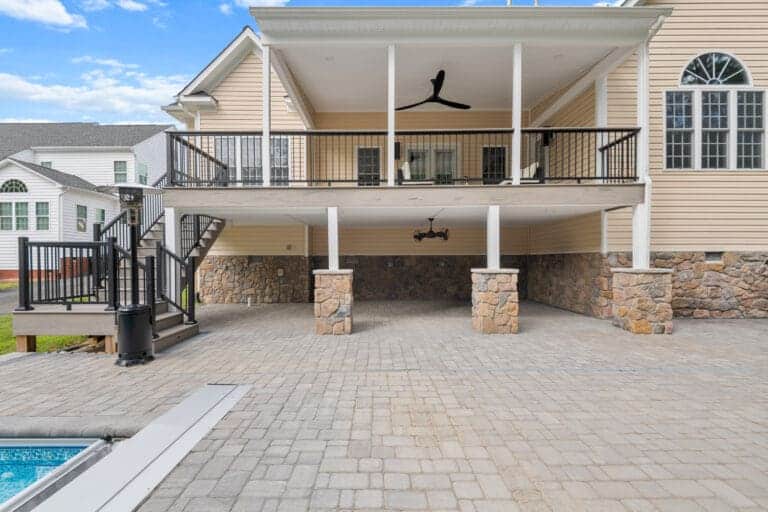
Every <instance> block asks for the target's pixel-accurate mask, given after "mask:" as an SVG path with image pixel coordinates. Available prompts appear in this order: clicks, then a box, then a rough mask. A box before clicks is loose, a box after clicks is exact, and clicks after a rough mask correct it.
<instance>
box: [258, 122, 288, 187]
mask: <svg viewBox="0 0 768 512" xmlns="http://www.w3.org/2000/svg"><path fill="white" fill-rule="evenodd" d="M276 139H280V140H282V139H285V140H287V141H288V183H286V184H285V185H275V184H274V181H273V180H272V169H270V170H269V173H270V174H269V176H270V178H269V181H270V186H272V187H275V186H277V187H289V186H291V185H292V184H293V182H292V181H291V180H292V179H293V165H292V164H293V144H291V138H290V137H289V136H287V135H272V136H270V143H269V147H270V150H271V149H272V148H274V146H273V144H272V142H273V141H274V140H276ZM269 164H270V166H271V165H272V156H271V155H270V158H269ZM261 182H262V185H263V184H264V158H262V159H261Z"/></svg>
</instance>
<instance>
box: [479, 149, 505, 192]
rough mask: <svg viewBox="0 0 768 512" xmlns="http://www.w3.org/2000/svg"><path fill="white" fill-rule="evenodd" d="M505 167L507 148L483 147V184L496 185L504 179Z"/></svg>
mask: <svg viewBox="0 0 768 512" xmlns="http://www.w3.org/2000/svg"><path fill="white" fill-rule="evenodd" d="M506 169H507V148H505V147H504V146H489V147H484V148H483V185H496V184H498V183H501V182H502V181H504V178H505V177H506Z"/></svg>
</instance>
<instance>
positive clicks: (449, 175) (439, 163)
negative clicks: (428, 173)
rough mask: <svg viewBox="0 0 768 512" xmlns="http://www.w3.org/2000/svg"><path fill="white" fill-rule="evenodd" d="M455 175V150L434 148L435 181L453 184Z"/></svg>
mask: <svg viewBox="0 0 768 512" xmlns="http://www.w3.org/2000/svg"><path fill="white" fill-rule="evenodd" d="M455 176H456V150H455V149H436V150H435V182H436V183H438V184H441V185H453V178H454V177H455Z"/></svg>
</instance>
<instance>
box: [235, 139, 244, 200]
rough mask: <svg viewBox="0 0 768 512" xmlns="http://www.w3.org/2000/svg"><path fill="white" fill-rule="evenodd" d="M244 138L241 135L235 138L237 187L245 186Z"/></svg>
mask: <svg viewBox="0 0 768 512" xmlns="http://www.w3.org/2000/svg"><path fill="white" fill-rule="evenodd" d="M241 139H242V137H240V135H236V136H235V180H237V186H238V187H242V186H243V160H242V141H241Z"/></svg>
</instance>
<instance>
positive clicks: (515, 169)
mask: <svg viewBox="0 0 768 512" xmlns="http://www.w3.org/2000/svg"><path fill="white" fill-rule="evenodd" d="M512 55H513V57H512V58H513V59H514V60H513V61H512V129H513V130H514V131H513V132H512V165H511V167H512V183H513V184H514V185H519V184H520V181H521V174H522V173H521V170H520V154H521V145H522V136H523V134H522V129H523V97H522V95H523V45H522V43H515V45H514V47H513V51H512Z"/></svg>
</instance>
